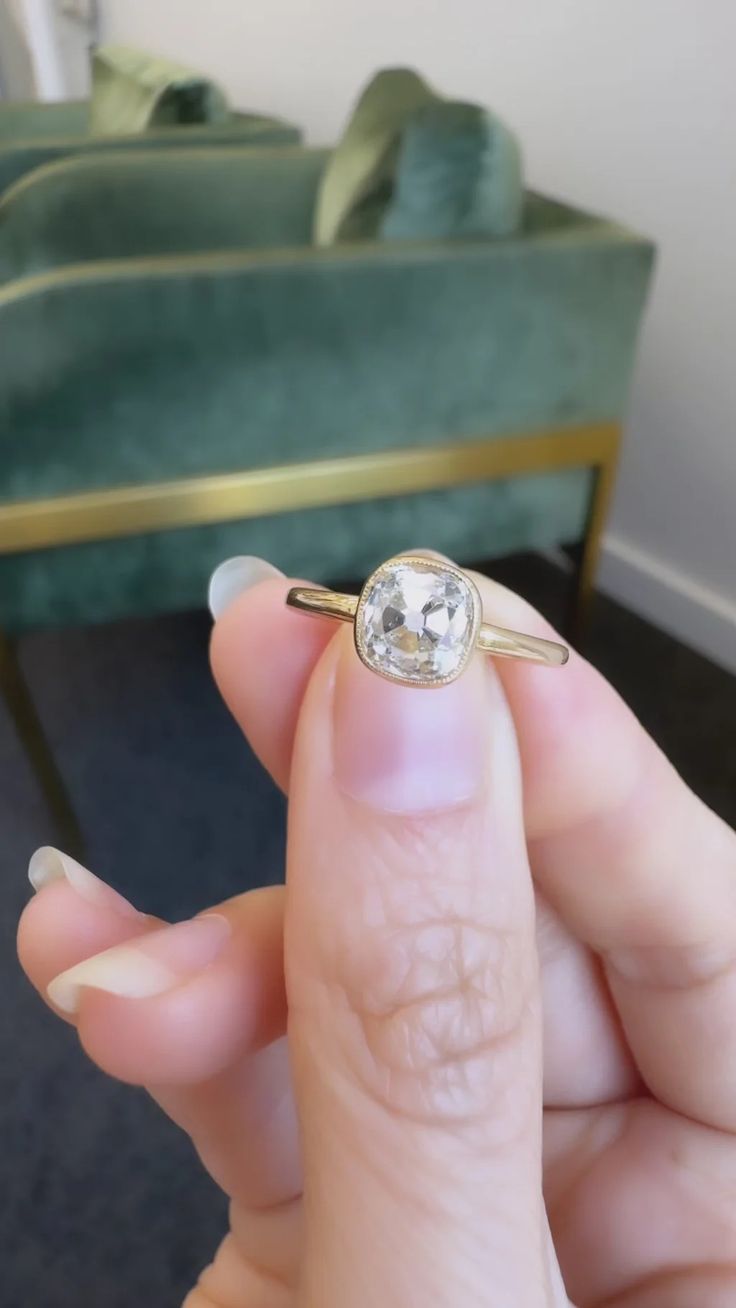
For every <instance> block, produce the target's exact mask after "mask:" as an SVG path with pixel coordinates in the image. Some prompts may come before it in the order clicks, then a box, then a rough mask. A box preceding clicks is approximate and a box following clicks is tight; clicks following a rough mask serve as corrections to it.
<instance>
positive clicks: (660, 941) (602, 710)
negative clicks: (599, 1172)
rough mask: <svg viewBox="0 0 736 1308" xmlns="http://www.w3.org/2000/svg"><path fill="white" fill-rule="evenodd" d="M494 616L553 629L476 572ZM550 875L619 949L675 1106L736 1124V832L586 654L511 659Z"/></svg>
mask: <svg viewBox="0 0 736 1308" xmlns="http://www.w3.org/2000/svg"><path fill="white" fill-rule="evenodd" d="M475 580H476V582H477V584H478V586H479V588H480V590H481V594H482V596H483V601H484V610H485V613H486V615H487V616H489V617H490V618H491V620H498V621H503V622H504V623H508V625H509V626H514V627H518V628H519V630H522V631H529V632H531V633H533V634H535V635H539V636H552V638H554V633H553V631H552V629H551V628H550V627H549V624H547V623H546V622H545V621H544V620H543V619H542V618H541V617H540V616H539V614H538V613H536V612H535V610H534V609H532V608H531V606H530V605H528V604H526V603H525V602H524V601H523V600H521V599H520V598H519V597H518V596H516V595H514V594H512V593H511V592H510V591H507V590H506V589H505V588H503V587H500V586H498V585H496V584H495V583H494V582H491V581H489V580H488V579H487V578H485V577H480V576H477V577H476V578H475ZM499 674H500V676H501V678H502V680H503V683H504V689H505V691H506V695H507V697H508V700H509V704H510V707H511V711H512V714H513V717H514V721H515V724H516V729H517V732H518V735H519V744H520V749H521V758H522V768H523V774H524V795H525V822H526V831H527V839H528V841H529V849H530V857H531V862H532V870H533V873H534V876H535V879H536V881H537V884H538V886H539V887H540V889H541V890H542V892H543V893H544V895H545V896H546V897H547V898H548V899H549V900H550V901H551V903H552V904H553V905H554V907H555V908H556V910H557V911H558V913H559V914H560V916H561V917H562V918H563V920H564V921H565V923H566V924H567V925H568V926H569V927H570V928H571V929H572V930H573V931H574V933H575V934H576V935H577V936H578V937H579V938H580V939H581V940H583V941H585V943H587V944H588V945H589V946H591V947H592V948H593V949H594V950H596V951H597V952H598V953H600V954H601V955H602V957H603V959H604V963H605V967H606V973H607V977H608V982H609V985H610V988H611V992H612V994H613V997H614V1000H615V1003H616V1005H617V1007H618V1010H619V1013H620V1016H621V1019H622V1022H623V1025H624V1028H625V1031H626V1035H627V1038H628V1041H629V1044H630V1046H631V1049H632V1051H633V1053H634V1056H635V1058H636V1060H637V1063H638V1066H639V1069H640V1071H641V1074H642V1076H643V1078H644V1080H645V1081H646V1082H647V1084H648V1085H649V1087H650V1089H651V1090H652V1091H653V1092H654V1093H655V1094H656V1095H657V1096H658V1097H659V1098H660V1099H661V1100H662V1101H663V1102H665V1103H667V1104H668V1105H669V1106H670V1107H672V1108H675V1109H677V1110H678V1111H680V1112H684V1113H687V1114H689V1115H690V1116H693V1117H696V1118H698V1119H699V1120H701V1121H703V1122H706V1123H708V1124H711V1125H715V1126H719V1127H723V1128H725V1129H728V1130H736V1057H735V1055H736V1037H735V1036H734V1025H735V1019H736V966H735V964H736V836H734V833H733V832H732V831H731V830H729V828H728V827H727V826H726V825H725V823H723V822H722V821H721V820H720V819H719V818H718V817H716V815H715V814H714V813H712V812H711V811H710V810H709V809H708V808H707V807H706V806H705V805H704V804H703V803H702V802H701V800H699V799H698V798H697V797H696V796H695V795H694V794H693V793H692V791H691V790H690V789H689V788H688V787H687V786H686V785H685V783H684V782H683V781H682V779H681V778H680V777H679V776H678V774H677V773H676V771H675V769H674V768H673V767H672V766H671V764H670V763H669V762H668V761H667V759H666V758H665V757H664V755H663V754H662V753H661V751H660V750H659V749H658V748H657V746H656V745H655V743H654V742H653V741H652V739H651V737H649V736H648V735H647V733H646V732H645V731H644V729H643V728H642V727H641V725H640V724H639V722H638V721H637V720H636V718H635V717H634V715H633V713H632V712H631V711H630V710H629V709H628V708H627V707H626V705H625V704H624V703H623V701H622V700H621V699H620V698H619V696H618V695H617V694H616V692H615V691H614V690H613V689H612V687H611V686H610V685H609V684H608V683H607V682H606V681H605V679H604V678H603V677H602V676H601V675H600V673H598V672H596V670H595V669H594V668H593V667H592V666H591V665H590V664H589V663H587V662H586V661H585V660H584V659H583V658H581V657H580V655H578V654H573V655H572V657H571V659H570V663H569V664H568V666H567V668H565V670H564V671H563V672H561V673H559V674H551V673H549V672H547V671H546V670H544V669H537V668H534V667H532V666H529V665H524V666H522V665H521V664H514V663H510V662H508V663H503V664H501V663H500V664H499Z"/></svg>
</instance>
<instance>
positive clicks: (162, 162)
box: [0, 146, 327, 284]
mask: <svg viewBox="0 0 736 1308" xmlns="http://www.w3.org/2000/svg"><path fill="white" fill-rule="evenodd" d="M326 155H327V152H326V151H321V150H304V149H302V148H300V147H291V148H290V147H279V148H277V149H274V150H267V149H254V148H250V147H246V148H243V147H240V146H238V147H209V148H201V147H200V148H198V149H194V150H191V149H190V150H175V151H171V152H167V153H165V154H161V153H158V152H154V151H150V150H149V151H144V150H136V151H124V152H110V153H102V154H94V155H87V156H86V157H81V158H74V157H73V158H71V159H65V160H62V161H61V162H60V163H54V164H48V165H47V166H46V167H45V168H40V169H37V170H36V171H35V172H33V173H32V174H30V175H29V176H28V177H25V178H23V179H22V180H21V181H20V182H18V183H17V184H16V185H15V186H14V187H12V188H11V190H10V191H9V192H8V193H7V194H6V196H5V197H4V198H3V199H2V200H0V284H2V283H5V282H8V281H10V280H12V279H13V278H17V277H24V276H28V275H30V274H37V273H40V272H43V271H45V270H50V269H53V268H58V267H61V266H63V265H65V264H76V263H88V262H92V261H94V260H106V259H121V258H133V257H136V256H151V255H172V254H174V253H177V252H178V253H189V252H196V251H206V250H212V251H215V250H224V249H237V248H243V249H248V248H250V247H258V246H287V247H288V246H295V245H307V244H309V242H310V238H311V226H312V214H313V210H314V203H315V195H316V191H317V186H318V183H319V178H320V176H321V173H322V170H323V167H324V160H325V158H326Z"/></svg>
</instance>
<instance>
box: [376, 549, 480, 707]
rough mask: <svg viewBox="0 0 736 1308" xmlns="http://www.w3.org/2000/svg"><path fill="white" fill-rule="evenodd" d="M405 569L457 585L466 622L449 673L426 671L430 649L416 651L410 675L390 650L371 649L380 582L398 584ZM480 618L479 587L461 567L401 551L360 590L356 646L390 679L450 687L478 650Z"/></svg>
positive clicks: (416, 685)
mask: <svg viewBox="0 0 736 1308" xmlns="http://www.w3.org/2000/svg"><path fill="white" fill-rule="evenodd" d="M402 570H406V571H408V572H409V573H411V572H418V573H420V574H422V575H423V576H429V577H430V578H431V577H435V578H437V582H438V587H441V586H442V584H443V583H445V585H446V583H447V582H448V581H450V582H452V583H453V585H454V586H455V587H456V588H457V592H458V598H459V599H460V601H461V603H462V607H463V610H464V612H465V615H466V617H467V622H466V625H465V629H464V631H463V632H462V634H461V636H460V637H458V639H457V640H456V641H455V643H454V652H455V653H456V656H457V657H456V662H455V663H454V664H453V666H452V668H451V671H449V672H447V673H439V674H432V673H430V674H429V675H428V674H427V672H426V670H425V669H424V668H422V666H421V662H422V660H424V661H425V662H426V659H427V654H429V656H430V658H431V648H430V650H429V651H427V650H425V651H423V652H422V654H421V656H420V654H419V652H418V653H417V670H416V674H408V673H406V672H405V671H402V670H401V669H400V668H398V667H397V666H396V662H395V661H394V662H392V658H391V653H390V651H388V652H387V651H384V652H383V653H382V654H377V653H376V652H375V650H374V649H373V648H372V644H374V643H375V640H376V637H375V633H374V634H373V636H372V635H371V633H370V630H369V624H370V622H371V619H372V617H373V613H372V609H371V606H372V605H373V604H374V603H375V602H376V598H375V597H376V594H377V592H378V590H379V589H380V587H381V585H383V584H387V583H390V582H391V580H392V579H393V580H395V582H396V584H397V585H400V581H399V577H400V573H401V571H402ZM384 611H385V610H384ZM481 618H482V612H481V598H480V594H479V592H478V589H477V587H476V586H475V584H474V583H473V582H472V581H471V580H470V578H469V577H468V576H467V575H466V574H465V573H464V572H463V571H462V570H461V569H460V568H457V567H455V565H454V564H452V563H446V562H445V561H444V560H443V559H433V558H427V557H425V556H423V555H414V554H399V555H396V556H395V557H394V558H391V559H388V560H387V561H386V562H385V563H382V564H381V566H380V568H376V570H375V572H372V573H371V575H370V577H368V578H367V580H366V581H365V583H364V585H363V587H362V589H361V592H360V596H359V599H358V606H357V610H356V613H355V627H354V634H355V648H356V650H357V652H358V657H359V658H360V660H361V662H362V663H364V664H365V666H366V667H367V668H370V670H371V672H375V673H377V674H378V675H379V676H381V677H384V678H385V679H386V680H387V681H393V682H396V683H398V684H399V685H403V686H415V687H419V688H422V689H434V688H437V687H439V686H447V685H449V684H450V682H452V681H455V680H456V679H457V678H458V677H459V676H461V674H462V673H463V672H464V671H465V668H466V667H467V665H468V662H469V660H470V657H471V655H472V653H473V651H474V649H475V645H476V641H477V639H478V632H479V629H480V624H481ZM439 643H440V642H439V641H438V644H439ZM452 648H453V647H452V646H451V649H452ZM410 657H411V655H408V656H406V655H405V656H404V658H405V659H406V658H410Z"/></svg>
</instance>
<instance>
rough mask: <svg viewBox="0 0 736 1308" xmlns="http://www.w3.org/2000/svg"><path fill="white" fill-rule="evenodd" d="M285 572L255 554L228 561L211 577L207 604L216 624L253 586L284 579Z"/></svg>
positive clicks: (243, 555)
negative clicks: (233, 603) (271, 579)
mask: <svg viewBox="0 0 736 1308" xmlns="http://www.w3.org/2000/svg"><path fill="white" fill-rule="evenodd" d="M283 575H284V574H283V572H280V571H279V569H278V568H275V567H274V566H273V564H272V563H267V562H266V560H265V559H257V558H256V557H255V555H253V554H242V555H238V556H237V557H236V558H234V559H226V560H225V562H224V563H221V564H220V566H219V567H217V568H215V571H214V572H213V573H212V576H211V577H210V584H209V589H208V592H207V603H208V604H209V608H210V613H211V614H212V616H213V618H214V619H215V622H217V619H218V618H219V617H221V616H222V614H223V613H224V612H225V609H227V608H229V607H230V605H231V604H232V602H233V600H235V599H237V598H238V595H243V594H244V593H245V591H246V590H250V588H251V586H257V585H258V583H259V582H260V581H268V580H269V578H270V577H283Z"/></svg>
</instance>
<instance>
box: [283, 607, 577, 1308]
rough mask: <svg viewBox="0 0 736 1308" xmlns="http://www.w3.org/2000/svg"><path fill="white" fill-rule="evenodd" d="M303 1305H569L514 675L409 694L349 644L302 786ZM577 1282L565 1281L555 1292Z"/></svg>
mask: <svg viewBox="0 0 736 1308" xmlns="http://www.w3.org/2000/svg"><path fill="white" fill-rule="evenodd" d="M290 797H291V798H290V816H289V852H288V873H287V909H286V971H287V987H288V998H289V1012H290V1018H289V1022H290V1025H289V1037H290V1046H291V1054H292V1065H293V1075H294V1082H295V1091H296V1096H297V1102H298V1112H299V1119H300V1124H301V1134H302V1148H303V1160H304V1178H305V1179H304V1187H305V1246H304V1258H303V1276H302V1281H301V1286H300V1295H299V1296H298V1297H297V1302H298V1304H299V1305H300V1308H374V1306H376V1305H380V1308H413V1306H414V1305H416V1308H459V1306H460V1305H462V1308H473V1306H474V1305H483V1308H541V1306H542V1305H544V1308H549V1306H550V1305H553V1304H557V1303H563V1302H564V1303H565V1304H566V1300H564V1299H562V1298H558V1297H557V1296H558V1295H559V1294H560V1291H559V1288H558V1289H557V1290H555V1289H553V1284H556V1285H557V1286H558V1287H559V1284H560V1283H559V1279H558V1273H557V1271H556V1269H555V1270H554V1271H553V1270H552V1269H551V1267H550V1252H549V1250H550V1246H549V1240H548V1234H547V1228H546V1222H545V1215H544V1206H543V1201H542V1184H541V1115H542V1102H541V1096H542V1062H541V1034H540V1003H539V991H538V975H537V972H538V969H537V958H536V952H535V944H534V897H533V893H532V883H531V877H530V873H529V866H528V862H527V856H526V849H525V842H524V833H523V825H522V816H521V797H520V774H519V763H518V758H517V748H516V739H515V735H514V729H513V724H512V721H511V717H510V714H509V711H508V708H507V705H506V702H505V699H504V697H503V693H502V690H501V688H500V684H499V681H498V679H497V677H496V674H495V672H494V670H493V667H492V666H491V664H490V663H489V662H488V661H487V660H485V659H483V658H482V657H481V656H480V655H477V656H475V657H474V658H473V659H472V660H471V663H470V665H469V667H468V669H467V670H466V671H465V672H464V673H463V675H462V676H461V677H460V678H459V679H458V680H457V681H455V682H453V683H452V684H451V685H448V686H444V687H442V688H436V689H432V690H426V689H421V690H420V689H417V688H414V687H407V686H403V685H396V684H392V683H390V682H388V681H385V680H383V679H382V678H381V677H379V676H377V675H376V674H375V673H373V672H371V671H369V670H368V669H367V668H365V667H364V666H363V665H362V664H361V663H360V661H359V660H358V657H357V655H356V653H355V651H354V649H353V647H352V642H351V640H350V633H349V632H348V631H347V630H344V629H343V630H342V631H341V632H340V633H339V634H338V635H336V637H335V639H334V640H333V641H332V642H331V644H330V645H329V646H328V648H327V650H326V651H325V653H324V655H323V657H322V659H321V661H320V663H319V664H318V666H317V668H316V670H315V672H314V674H313V676H312V679H311V682H310V684H309V687H308V690H307V694H306V696H305V700H304V703H303V707H302V711H301V717H300V721H299V726H298V731H297V741H296V746H295V752H294V760H293V769H292V777H291V787H290ZM553 1277H554V1280H553Z"/></svg>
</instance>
